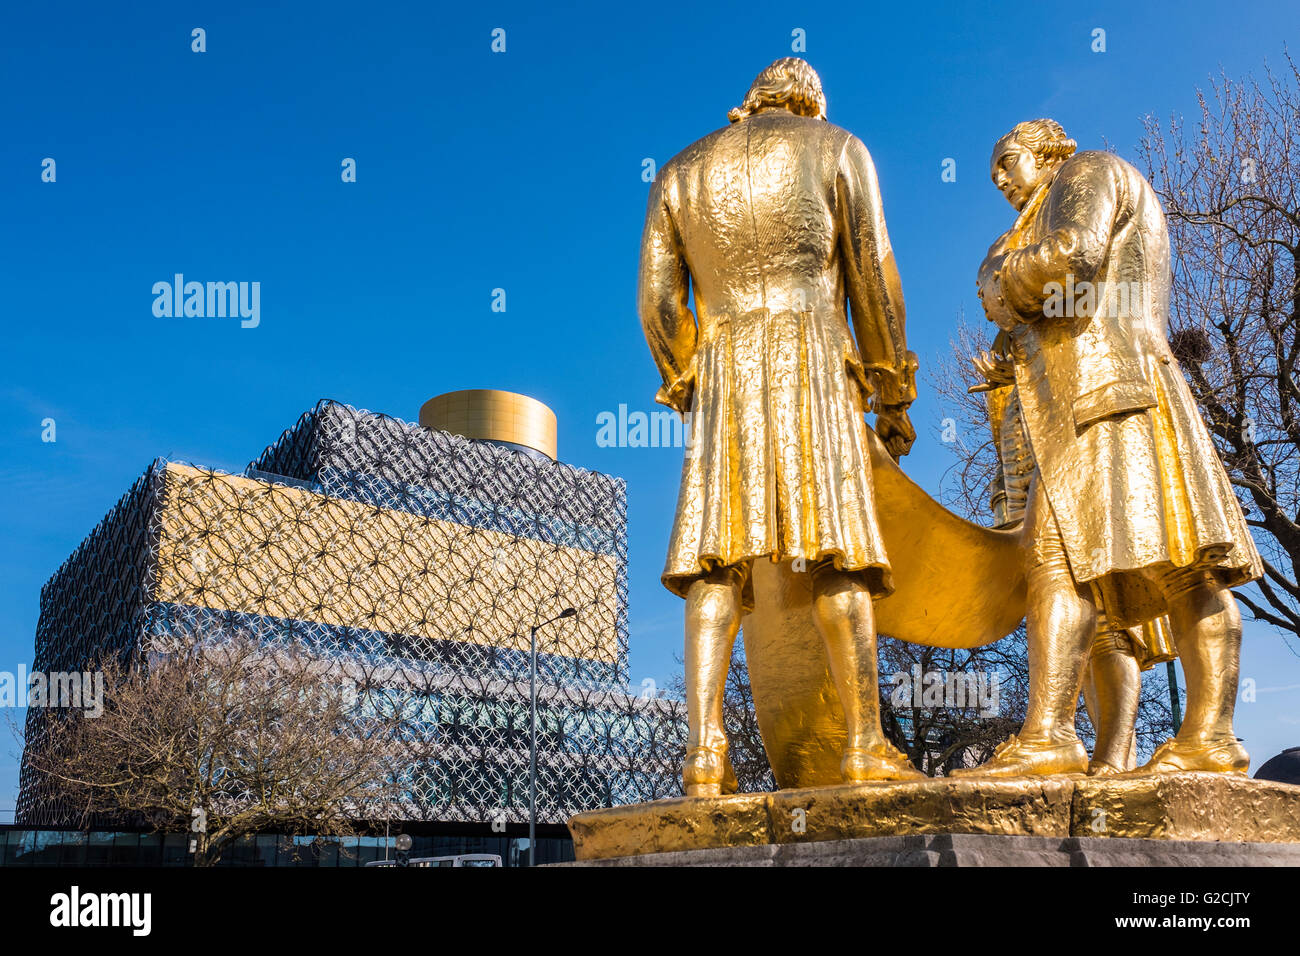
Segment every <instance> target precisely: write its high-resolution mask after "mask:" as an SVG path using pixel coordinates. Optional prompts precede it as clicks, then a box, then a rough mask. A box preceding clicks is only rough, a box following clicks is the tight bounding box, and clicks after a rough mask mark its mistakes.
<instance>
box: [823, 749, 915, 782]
mask: <svg viewBox="0 0 1300 956" xmlns="http://www.w3.org/2000/svg"><path fill="white" fill-rule="evenodd" d="M840 775H841V776H842V777H843V778H844V782H845V783H865V782H867V781H869V780H928V779H929V778H928V777H927V776H926V775H925V774H923V773H921V772H920V771H919V770H917V769H916V768H915V767H913V766H912V762H911V761H910V760H908V759H907V755H906V754H904V753H903V752H902V751H901V750H899V749H898V748H897V747H895V746H894V745H893V744H890V743H888V742H886V743H883V744H878V745H876V746H875V747H853V748H850V749H848V750H846V751H844V759H843V760H842V761H841V762H840Z"/></svg>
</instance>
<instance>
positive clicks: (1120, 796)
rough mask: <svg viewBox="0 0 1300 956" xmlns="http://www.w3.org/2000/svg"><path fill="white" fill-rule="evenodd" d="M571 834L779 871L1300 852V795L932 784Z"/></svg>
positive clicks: (807, 796)
mask: <svg viewBox="0 0 1300 956" xmlns="http://www.w3.org/2000/svg"><path fill="white" fill-rule="evenodd" d="M569 830H570V832H571V833H572V834H573V845H574V852H575V854H576V856H577V858H578V860H579V861H592V860H606V859H616V858H628V857H630V858H639V857H643V856H645V855H648V854H655V855H661V854H677V853H683V852H695V851H711V850H724V849H725V850H735V849H737V848H742V847H751V848H755V849H753V850H750V851H746V853H748V854H750V855H751V856H753V858H754V859H755V860H759V859H762V858H764V856H763V855H764V854H768V857H769V858H770V859H771V860H777V859H778V858H781V859H784V858H785V857H783V856H782V853H785V851H782V850H781V849H780V848H781V847H792V846H800V847H802V846H808V845H812V844H823V843H827V844H829V843H844V842H845V841H849V842H853V843H855V844H856V843H861V842H862V841H864V840H867V839H873V838H875V839H879V838H903V837H919V836H924V835H953V834H981V835H988V836H1002V837H1015V838H1016V839H1027V838H1050V839H1051V840H1053V841H1055V843H1054V846H1057V847H1059V846H1060V845H1061V841H1062V840H1066V839H1067V838H1076V839H1086V840H1097V839H1103V840H1104V839H1110V840H1116V839H1124V838H1127V839H1138V840H1142V841H1146V842H1150V841H1182V842H1187V841H1192V842H1210V843H1213V842H1216V841H1217V842H1219V843H1237V844H1298V845H1300V787H1294V786H1289V785H1287V784H1281V783H1274V782H1272V781H1266V780H1251V779H1249V778H1248V777H1245V776H1241V775H1236V774H1215V773H1174V774H1141V775H1138V774H1135V775H1126V776H1117V777H1084V776H1080V775H1074V774H1071V775H1062V776H1052V777H1019V778H1013V779H1001V780H999V779H983V780H981V779H978V778H968V777H967V778H959V779H951V778H935V779H932V780H922V781H906V782H880V783H864V784H841V785H837V786H831V787H808V788H804V789H796V790H780V791H777V792H776V793H749V794H735V795H732V796H725V797H678V798H675V799H669V800H656V801H654V802H652V803H642V804H635V805H632V806H625V807H612V808H610V809H606V810H592V811H589V812H586V813H580V814H578V815H576V816H575V817H573V818H572V819H570V820H569ZM1111 847H1112V850H1114V851H1115V852H1119V844H1117V843H1115V844H1112V845H1111ZM913 849H915V848H913ZM1076 849H1077V848H1076ZM823 850H824V851H825V852H828V853H830V852H832V851H831V850H829V849H828V848H821V849H820V850H818V851H802V850H801V851H798V853H804V854H806V853H812V854H813V855H814V856H815V855H816V853H817V852H821V851H823ZM854 852H855V853H856V852H858V851H857V850H856V849H855V850H854ZM872 852H876V851H872ZM879 852H891V853H892V852H894V851H892V850H889V851H883V850H882V851H879ZM898 852H903V851H901V850H900V851H898ZM908 852H911V851H910V850H909V851H908ZM926 852H929V851H928V850H927V851H926ZM990 852H991V851H990ZM998 852H1002V851H998ZM1017 852H1019V851H1017ZM1035 852H1038V851H1035ZM1044 852H1046V851H1044ZM1074 852H1076V850H1074V849H1072V850H1069V851H1068V852H1067V851H1063V850H1060V849H1059V848H1058V849H1052V850H1051V851H1050V852H1049V853H1048V856H1047V857H1046V858H1047V859H1053V860H1056V859H1059V858H1061V856H1062V854H1065V856H1066V858H1067V861H1068V858H1069V854H1070V853H1074ZM1142 852H1144V853H1145V852H1147V851H1142ZM1297 852H1300V848H1298V850H1297ZM798 853H796V855H798ZM832 855H833V854H832ZM742 856H743V854H742ZM786 856H789V854H788V853H787V854H786ZM745 858H746V859H748V857H745ZM790 858H791V859H793V857H790ZM800 858H801V859H802V858H803V857H800ZM810 858H811V857H810ZM737 859H739V858H737ZM647 862H649V861H647ZM756 865H777V864H762V863H758V864H756ZM861 865H867V864H865V863H864V864H861ZM889 865H896V864H889ZM1061 865H1068V863H1067V864H1061Z"/></svg>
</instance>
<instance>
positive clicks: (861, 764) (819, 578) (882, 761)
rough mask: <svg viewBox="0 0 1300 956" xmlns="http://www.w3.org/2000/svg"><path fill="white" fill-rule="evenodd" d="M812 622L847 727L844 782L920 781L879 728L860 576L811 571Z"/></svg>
mask: <svg viewBox="0 0 1300 956" xmlns="http://www.w3.org/2000/svg"><path fill="white" fill-rule="evenodd" d="M812 588H813V602H812V603H813V620H814V622H815V623H816V625H817V630H818V632H819V633H820V634H821V636H822V640H823V641H824V642H825V644H826V654H827V658H828V661H829V664H830V672H831V678H832V680H833V681H834V682H835V689H836V691H837V692H838V693H839V697H840V704H841V705H842V706H843V708H844V718H845V723H846V725H847V730H848V741H847V743H846V745H845V751H844V759H843V762H842V764H841V766H840V772H841V774H842V775H843V778H844V780H845V781H848V782H852V781H860V780H915V779H924V778H925V775H924V774H922V773H919V772H918V771H917V770H916V769H915V768H914V767H913V766H912V765H911V763H909V762H908V760H907V757H906V756H905V755H904V754H903V753H902V752H901V751H899V750H898V749H897V748H896V747H894V746H893V745H892V744H890V743H889V741H888V740H886V739H885V734H884V732H883V731H882V730H881V728H880V681H879V679H878V677H877V674H876V620H875V612H874V609H873V607H872V604H871V592H870V591H869V590H868V588H867V585H866V582H864V581H863V580H862V576H861V575H858V574H853V573H849V572H843V571H836V570H834V568H833V566H831V565H830V564H829V563H823V564H821V565H819V566H817V567H816V568H814V569H813V580H812Z"/></svg>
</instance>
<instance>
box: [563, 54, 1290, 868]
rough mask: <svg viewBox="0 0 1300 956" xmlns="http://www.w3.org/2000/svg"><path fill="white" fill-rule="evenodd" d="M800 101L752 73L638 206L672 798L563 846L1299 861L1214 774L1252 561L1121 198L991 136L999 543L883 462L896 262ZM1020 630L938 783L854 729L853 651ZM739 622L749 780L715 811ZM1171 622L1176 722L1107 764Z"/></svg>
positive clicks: (1149, 258)
mask: <svg viewBox="0 0 1300 956" xmlns="http://www.w3.org/2000/svg"><path fill="white" fill-rule="evenodd" d="M825 111H826V104H825V99H824V98H823V96H822V91H821V84H820V82H819V80H818V78H817V75H816V74H815V73H814V72H813V71H812V69H811V68H810V67H809V66H808V65H807V64H806V63H804V62H803V61H802V60H797V59H785V60H778V61H777V62H776V63H774V64H772V65H771V66H770V67H768V68H767V69H766V70H764V71H763V72H762V73H761V74H759V77H758V79H757V80H755V82H754V85H753V87H752V88H751V89H750V91H749V95H748V96H746V97H745V100H744V103H743V105H742V106H741V107H739V108H738V109H736V110H733V111H732V113H731V114H730V118H731V120H732V125H731V126H729V127H727V128H725V129H722V130H719V131H717V132H715V133H712V134H710V135H709V136H706V137H705V138H704V139H702V140H700V141H698V142H696V143H695V144H694V145H692V146H690V147H688V148H687V149H686V150H684V151H683V152H682V153H680V154H679V155H677V156H676V157H674V158H673V159H672V160H671V161H670V162H668V163H667V164H665V165H664V167H663V168H662V170H661V171H660V173H659V176H658V178H657V179H656V180H655V182H654V185H653V187H652V189H651V194H650V201H649V208H648V211H647V215H646V226H645V232H644V236H643V239H642V248H641V272H640V288H639V293H638V295H639V302H638V305H639V309H640V314H641V321H642V323H643V325H644V328H645V333H646V338H647V340H648V341H649V343H650V348H651V351H652V353H653V355H654V358H655V361H656V363H657V364H658V367H659V370H660V373H661V375H662V377H663V388H662V389H661V390H660V392H659V396H658V397H659V399H660V401H662V402H664V403H665V404H668V405H669V406H671V407H672V408H675V409H677V410H678V411H679V412H681V413H683V414H690V415H691V416H692V417H693V421H692V427H693V429H694V435H693V437H694V439H695V441H694V442H693V447H692V448H691V450H690V452H689V453H688V455H687V457H686V461H685V463H684V465H683V469H682V483H681V493H680V497H679V500H678V509H677V516H676V521H675V524H674V527H673V532H672V538H671V544H670V547H669V553H668V560H667V564H666V567H665V569H664V573H663V583H664V584H665V585H666V586H667V587H668V588H669V589H670V590H672V591H674V592H675V593H677V594H679V595H681V596H682V597H684V598H685V599H686V705H687V717H688V722H689V732H688V742H687V755H686V762H685V765H684V767H683V774H682V776H683V782H684V784H685V790H686V795H685V796H683V797H676V798H669V799H663V800H655V801H651V802H648V803H642V804H634V805H629V806H618V807H608V808H603V809H600V810H592V811H588V812H585V813H580V814H577V815H576V816H574V817H573V818H572V819H571V820H570V821H569V829H570V832H571V833H572V834H573V837H574V850H575V853H576V855H577V858H578V859H579V860H582V861H588V860H602V859H612V858H617V857H628V856H639V855H643V854H653V853H662V852H670V851H679V850H695V849H702V848H714V847H733V848H745V847H758V846H762V845H768V846H771V847H776V848H777V849H780V848H782V847H784V848H785V849H787V850H790V851H794V850H796V849H797V846H796V845H797V844H802V843H809V842H818V841H840V840H848V839H851V838H857V837H875V836H894V835H898V834H935V833H971V834H988V835H1036V836H1044V837H1053V838H1056V837H1063V836H1073V837H1085V836H1112V837H1142V838H1148V839H1149V838H1152V837H1157V838H1163V839H1170V840H1173V839H1177V840H1216V841H1217V840H1233V841H1256V842H1261V843H1270V842H1295V841H1298V840H1300V835H1298V834H1300V788H1291V787H1286V786H1285V785H1282V784H1273V783H1269V782H1265V781H1254V780H1248V779H1246V778H1245V777H1244V776H1243V775H1241V774H1240V773H1236V772H1235V771H1240V770H1243V769H1244V768H1245V766H1246V754H1245V752H1244V751H1243V750H1242V748H1241V747H1240V745H1239V744H1238V743H1237V741H1236V738H1235V737H1234V736H1233V734H1232V712H1233V702H1234V700H1235V697H1236V683H1237V668H1238V652H1239V646H1240V640H1241V623H1240V617H1239V615H1238V612H1237V608H1236V604H1235V603H1234V600H1233V597H1232V594H1231V593H1230V592H1229V590H1228V588H1229V587H1231V586H1234V585H1236V584H1240V583H1243V582H1246V581H1249V580H1252V579H1253V578H1255V577H1256V576H1257V575H1258V574H1259V573H1260V571H1261V562H1260V559H1259V555H1258V553H1257V552H1256V551H1255V548H1254V545H1253V543H1252V542H1251V539H1250V535H1249V533H1248V531H1247V529H1246V524H1245V520H1244V517H1243V516H1242V513H1241V508H1240V506H1239V505H1238V504H1237V501H1236V498H1235V497H1234V496H1233V494H1232V489H1231V486H1230V485H1229V484H1228V479H1227V477H1226V475H1225V473H1224V471H1223V467H1222V464H1221V463H1220V462H1219V460H1218V458H1217V456H1216V454H1215V451H1214V447H1213V445H1212V444H1211V443H1210V440H1209V436H1208V435H1207V433H1206V430H1205V426H1204V424H1203V423H1202V422H1201V420H1200V418H1199V417H1198V415H1197V412H1196V408H1195V405H1194V404H1193V402H1192V397H1191V395H1190V393H1189V391H1188V388H1187V386H1186V384H1185V383H1184V382H1183V379H1182V375H1181V372H1180V370H1179V368H1178V365H1177V363H1176V362H1175V361H1174V358H1173V356H1172V354H1171V353H1170V351H1169V346H1168V343H1167V341H1166V339H1165V322H1166V310H1167V303H1168V295H1169V243H1168V237H1167V234H1166V231H1165V223H1164V218H1163V215H1162V213H1161V211H1160V208H1159V205H1158V204H1157V202H1156V200H1155V197H1154V195H1153V194H1152V192H1151V188H1150V186H1149V185H1148V184H1147V183H1146V182H1145V180H1143V178H1142V177H1141V176H1140V175H1139V174H1138V173H1137V172H1136V171H1135V170H1134V169H1133V168H1132V167H1131V166H1129V165H1128V164H1127V163H1124V162H1123V161H1121V160H1119V159H1118V158H1116V157H1114V156H1111V155H1109V154H1106V153H1083V154H1080V155H1077V156H1075V155H1074V143H1073V142H1072V141H1070V140H1068V139H1067V138H1066V137H1065V134H1064V132H1063V131H1062V130H1061V128H1060V127H1059V126H1058V125H1056V124H1055V123H1052V122H1051V121H1049V120H1039V121H1036V122H1033V123H1026V124H1021V125H1020V126H1017V127H1016V128H1015V129H1014V130H1012V131H1011V133H1009V134H1008V135H1007V136H1005V137H1003V139H1002V140H1001V141H1000V142H999V143H998V146H997V149H996V150H995V152H994V155H993V163H994V167H993V176H994V181H995V182H996V183H997V184H998V186H999V187H1000V188H1001V189H1002V190H1003V192H1004V193H1006V195H1007V198H1008V199H1010V200H1011V202H1012V204H1013V205H1015V206H1016V208H1017V209H1018V210H1020V217H1019V219H1018V220H1017V222H1016V224H1015V226H1014V227H1013V228H1012V229H1011V230H1010V231H1009V232H1008V233H1007V234H1006V235H1004V236H1003V237H1002V238H1000V239H999V240H998V242H997V243H995V245H994V247H993V249H991V250H990V253H989V257H988V259H987V260H986V261H985V263H984V266H983V267H982V268H981V269H980V276H979V288H980V292H981V296H982V298H983V301H984V303H985V308H986V311H987V313H988V315H989V317H990V318H992V319H993V320H994V321H996V322H997V323H998V325H999V326H1000V327H1001V328H1002V330H1003V334H1002V335H1001V336H1000V337H999V339H998V340H997V341H996V342H995V343H994V349H993V354H987V353H986V354H985V355H983V356H981V357H980V358H979V359H978V360H977V362H976V365H977V367H979V368H980V370H981V371H983V372H984V375H985V378H986V386H985V388H986V389H987V390H988V391H989V392H990V394H989V397H988V401H989V406H990V420H991V424H992V425H993V427H994V429H995V432H996V434H997V439H998V444H999V452H1000V458H1001V462H1002V468H1003V473H1002V476H1001V480H1000V481H999V482H998V483H997V486H996V488H995V495H994V501H993V505H994V509H995V513H996V515H997V522H998V524H999V526H1000V527H995V528H989V527H983V526H980V525H976V524H973V523H972V522H969V521H965V520H963V519H962V518H959V517H958V516H957V515H954V514H952V513H951V512H949V511H947V510H946V509H944V508H943V507H942V506H940V505H939V504H938V503H937V502H935V501H934V500H933V499H932V498H930V497H929V496H928V495H927V494H926V493H925V492H924V491H923V490H922V489H921V488H919V487H918V486H917V485H916V484H915V483H914V482H913V481H912V480H911V479H909V478H908V477H907V476H906V475H905V474H904V473H903V471H902V470H901V469H900V468H899V467H898V462H897V459H898V458H899V457H900V456H901V455H902V454H904V453H906V452H907V451H908V450H909V448H910V446H911V444H912V441H913V438H914V433H913V431H912V427H911V424H910V423H909V421H908V418H907V407H908V405H909V404H910V403H911V401H912V399H913V398H914V397H915V385H914V380H915V368H916V364H915V357H914V356H913V355H912V353H910V352H908V351H907V344H906V339H905V337H904V318H903V300H902V293H901V289H900V283H899V278H898V271H897V268H896V267H895V264H894V259H893V256H892V254H891V253H890V248H889V240H888V238H887V237H886V233H885V224H884V217H883V214H882V212H881V209H880V194H879V190H878V188H877V186H876V181H875V173H874V170H873V169H872V164H871V159H870V157H869V155H868V153H867V150H866V148H865V147H864V146H863V145H862V143H861V142H859V141H858V140H857V139H855V138H854V137H853V136H851V135H850V134H849V133H847V132H845V131H844V130H842V129H838V128H837V127H835V126H832V125H830V124H829V123H827V122H826V121H825ZM1117 283H1123V289H1122V290H1119V289H1117V288H1115V286H1116V284H1117ZM1121 292H1122V294H1117V293H1121ZM692 293H693V295H694V301H693V305H694V311H692V308H691V305H692V301H691V295H692ZM846 304H847V308H846ZM851 330H852V331H851ZM855 339H856V342H855ZM868 408H869V409H870V410H871V411H873V412H874V413H875V414H876V427H877V429H879V434H877V433H876V431H873V430H872V429H871V428H870V427H868V426H867V425H866V423H865V422H864V420H863V416H864V413H865V411H866V410H867V409H868ZM760 559H761V560H760ZM1022 620H1027V621H1028V631H1029V666H1030V700H1029V707H1028V714H1027V717H1026V719H1025V722H1024V726H1023V729H1022V731H1021V733H1020V734H1019V735H1017V736H1016V737H1013V738H1011V740H1009V741H1007V742H1006V743H1004V744H1002V745H1001V746H1000V747H999V748H998V751H997V752H996V753H995V755H994V757H993V759H992V760H990V761H989V762H988V763H987V764H985V765H984V766H983V767H980V768H974V769H973V770H972V771H968V775H966V776H964V777H959V778H958V779H952V778H943V777H941V778H927V777H922V776H921V775H920V774H918V773H917V772H916V770H915V769H914V768H913V767H912V766H911V765H910V764H909V763H908V762H907V759H906V757H905V756H904V755H903V754H901V753H900V752H899V751H898V750H896V749H895V748H894V747H892V746H891V745H890V744H889V743H888V742H887V741H886V740H885V738H884V735H883V734H882V733H881V728H880V715H879V710H878V707H879V704H878V700H879V697H878V694H879V688H878V679H877V675H876V633H877V630H879V631H880V632H881V633H886V634H889V635H890V636H892V637H895V638H898V639H901V640H905V641H910V642H913V643H919V644H927V645H932V646H936V647H944V648H954V649H959V648H975V647H982V646H984V645H987V644H991V643H993V642H994V641H997V640H1000V639H1002V638H1003V637H1005V636H1006V635H1007V634H1009V633H1011V632H1012V631H1013V630H1014V629H1015V628H1016V627H1017V626H1018V624H1019V623H1020V622H1021V621H1022ZM738 625H743V629H744V640H745V657H746V663H747V664H748V667H749V677H750V686H751V690H752V692H753V701H754V710H755V716H756V718H757V721H758V726H759V730H760V732H761V733H762V737H763V747H764V749H765V751H766V752H767V757H768V760H769V762H770V764H771V767H772V771H773V774H774V776H775V778H776V783H777V786H778V787H779V788H780V789H779V790H778V791H777V792H774V793H761V794H755V793H745V794H741V793H734V792H731V791H733V790H734V789H735V778H734V774H729V771H730V769H731V768H730V763H729V760H728V757H727V740H726V736H725V733H724V730H723V725H722V692H723V685H724V681H725V678H726V668H727V666H728V663H729V659H730V654H731V649H732V645H733V643H734V641H735V639H736V634H737V626H738ZM1170 633H1172V635H1173V640H1174V642H1175V643H1176V645H1177V649H1178V655H1179V656H1180V657H1181V658H1182V660H1183V664H1184V670H1185V672H1186V675H1187V682H1188V698H1187V703H1188V708H1187V716H1186V719H1185V720H1184V722H1183V724H1182V727H1181V729H1180V730H1179V731H1178V734H1177V735H1176V736H1175V737H1174V739H1173V740H1172V741H1170V742H1168V743H1166V744H1164V745H1163V746H1161V747H1160V748H1158V749H1157V751H1156V753H1155V755H1154V756H1153V757H1152V759H1151V761H1150V762H1149V763H1148V764H1147V765H1146V766H1145V767H1144V768H1142V770H1143V771H1146V772H1145V773H1132V772H1131V771H1132V769H1133V765H1134V764H1135V763H1136V754H1135V748H1134V735H1133V726H1134V717H1135V716H1136V705H1137V699H1138V697H1137V695H1138V690H1139V688H1140V676H1139V673H1140V670H1141V669H1142V668H1143V667H1145V666H1149V664H1151V663H1154V662H1155V661H1157V660H1161V659H1167V658H1168V657H1169V656H1170V655H1172V653H1173V651H1172V647H1171V646H1170V643H1169V639H1168V636H1167V635H1168V634H1170ZM1085 678H1086V683H1087V685H1088V686H1087V688H1086V690H1085V687H1084V685H1085ZM1081 690H1084V692H1085V693H1086V694H1087V696H1088V706H1089V708H1090V710H1091V711H1092V713H1093V715H1094V720H1095V722H1096V724H1097V728H1098V741H1097V747H1096V749H1095V752H1094V754H1093V759H1092V762H1091V765H1090V763H1089V759H1088V754H1087V753H1086V752H1085V751H1084V749H1083V746H1082V744H1081V743H1080V742H1079V739H1078V737H1077V735H1076V734H1075V731H1074V710H1075V706H1076V704H1077V701H1078V698H1079V695H1080V692H1081ZM1085 770H1086V771H1090V775H1088V776H1085V775H1084V774H1083V772H1084V771H1085ZM1182 770H1190V771H1196V770H1215V771H1228V772H1225V773H1210V774H1205V773H1194V772H1192V773H1180V772H1178V771H1182ZM982 775H987V776H982ZM1052 775H1055V776H1052ZM954 776H957V775H956V774H954ZM873 852H874V851H873ZM1185 852H1186V851H1185V850H1182V849H1180V850H1179V853H1180V854H1182V853H1185ZM754 858H755V859H759V858H760V857H757V856H756V857H754ZM783 858H784V859H786V860H788V861H790V862H791V863H792V865H793V861H794V860H795V859H796V857H795V856H794V855H793V854H792V855H790V856H788V857H781V856H772V855H771V854H770V853H769V854H768V855H766V856H762V857H761V859H764V860H777V861H778V865H780V863H779V861H780V860H781V859H783ZM1182 858H1183V857H1182V856H1179V857H1177V859H1182ZM708 859H709V865H713V863H714V862H716V858H713V857H709V858H708ZM805 859H806V858H805ZM818 859H819V860H823V861H824V859H825V857H818ZM1169 859H1171V860H1172V859H1175V857H1173V856H1171V857H1169Z"/></svg>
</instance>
